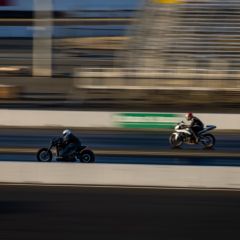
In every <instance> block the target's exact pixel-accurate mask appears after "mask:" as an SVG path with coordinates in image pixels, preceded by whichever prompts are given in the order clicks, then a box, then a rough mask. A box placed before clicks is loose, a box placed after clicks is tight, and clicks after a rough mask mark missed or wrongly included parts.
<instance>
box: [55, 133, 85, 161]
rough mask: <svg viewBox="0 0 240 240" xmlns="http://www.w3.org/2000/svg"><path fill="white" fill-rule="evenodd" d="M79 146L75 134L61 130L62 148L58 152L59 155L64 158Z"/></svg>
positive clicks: (79, 143)
mask: <svg viewBox="0 0 240 240" xmlns="http://www.w3.org/2000/svg"><path fill="white" fill-rule="evenodd" d="M80 146H81V142H80V141H79V139H78V138H77V137H76V136H74V135H73V134H72V132H71V131H70V130H68V129H66V130H64V131H63V149H62V150H61V152H60V155H61V156H62V157H63V158H66V157H68V156H69V155H71V154H72V153H73V152H75V151H76V150H77V148H78V147H80Z"/></svg>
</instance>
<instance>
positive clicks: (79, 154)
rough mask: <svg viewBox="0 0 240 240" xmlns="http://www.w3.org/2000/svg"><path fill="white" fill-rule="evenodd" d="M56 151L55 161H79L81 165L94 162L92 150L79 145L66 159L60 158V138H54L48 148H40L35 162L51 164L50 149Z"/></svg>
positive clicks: (61, 144) (61, 147)
mask: <svg viewBox="0 0 240 240" xmlns="http://www.w3.org/2000/svg"><path fill="white" fill-rule="evenodd" d="M54 147H55V149H56V151H55V153H56V159H57V161H63V162H76V161H78V160H79V161H80V162H83V163H93V162H95V155H94V153H93V151H92V150H90V149H89V148H88V147H87V146H83V145H81V146H80V147H79V148H78V149H77V150H76V151H74V152H73V153H72V154H70V155H69V156H68V157H66V158H62V157H60V154H59V153H60V151H61V150H62V149H63V139H62V138H61V137H55V138H53V139H52V140H51V142H50V145H49V147H48V148H41V149H39V151H38V152H37V160H38V161H39V162H51V161H52V159H53V152H52V148H54Z"/></svg>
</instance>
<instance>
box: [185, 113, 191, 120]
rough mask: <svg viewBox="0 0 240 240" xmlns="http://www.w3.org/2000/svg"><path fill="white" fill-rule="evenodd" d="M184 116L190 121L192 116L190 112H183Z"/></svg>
mask: <svg viewBox="0 0 240 240" xmlns="http://www.w3.org/2000/svg"><path fill="white" fill-rule="evenodd" d="M185 117H186V119H187V120H188V121H190V120H192V118H193V114H192V113H191V112H189V113H186V114H185Z"/></svg>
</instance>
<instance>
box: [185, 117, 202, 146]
mask: <svg viewBox="0 0 240 240" xmlns="http://www.w3.org/2000/svg"><path fill="white" fill-rule="evenodd" d="M185 117H186V119H187V120H188V121H191V123H190V125H189V126H188V127H189V128H190V130H191V132H192V134H193V137H194V139H195V141H197V140H198V132H200V131H201V130H203V128H204V124H203V123H202V121H201V120H200V119H199V118H197V117H195V116H194V115H193V114H192V113H187V114H186V115H185Z"/></svg>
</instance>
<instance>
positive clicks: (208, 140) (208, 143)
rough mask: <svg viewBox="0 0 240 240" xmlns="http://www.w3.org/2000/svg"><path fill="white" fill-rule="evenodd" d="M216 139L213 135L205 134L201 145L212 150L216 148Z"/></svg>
mask: <svg viewBox="0 0 240 240" xmlns="http://www.w3.org/2000/svg"><path fill="white" fill-rule="evenodd" d="M215 142H216V139H215V137H214V136H213V135H212V134H205V135H203V136H202V137H201V143H202V144H203V146H204V147H205V148H206V149H212V148H213V147H214V146H215Z"/></svg>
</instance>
